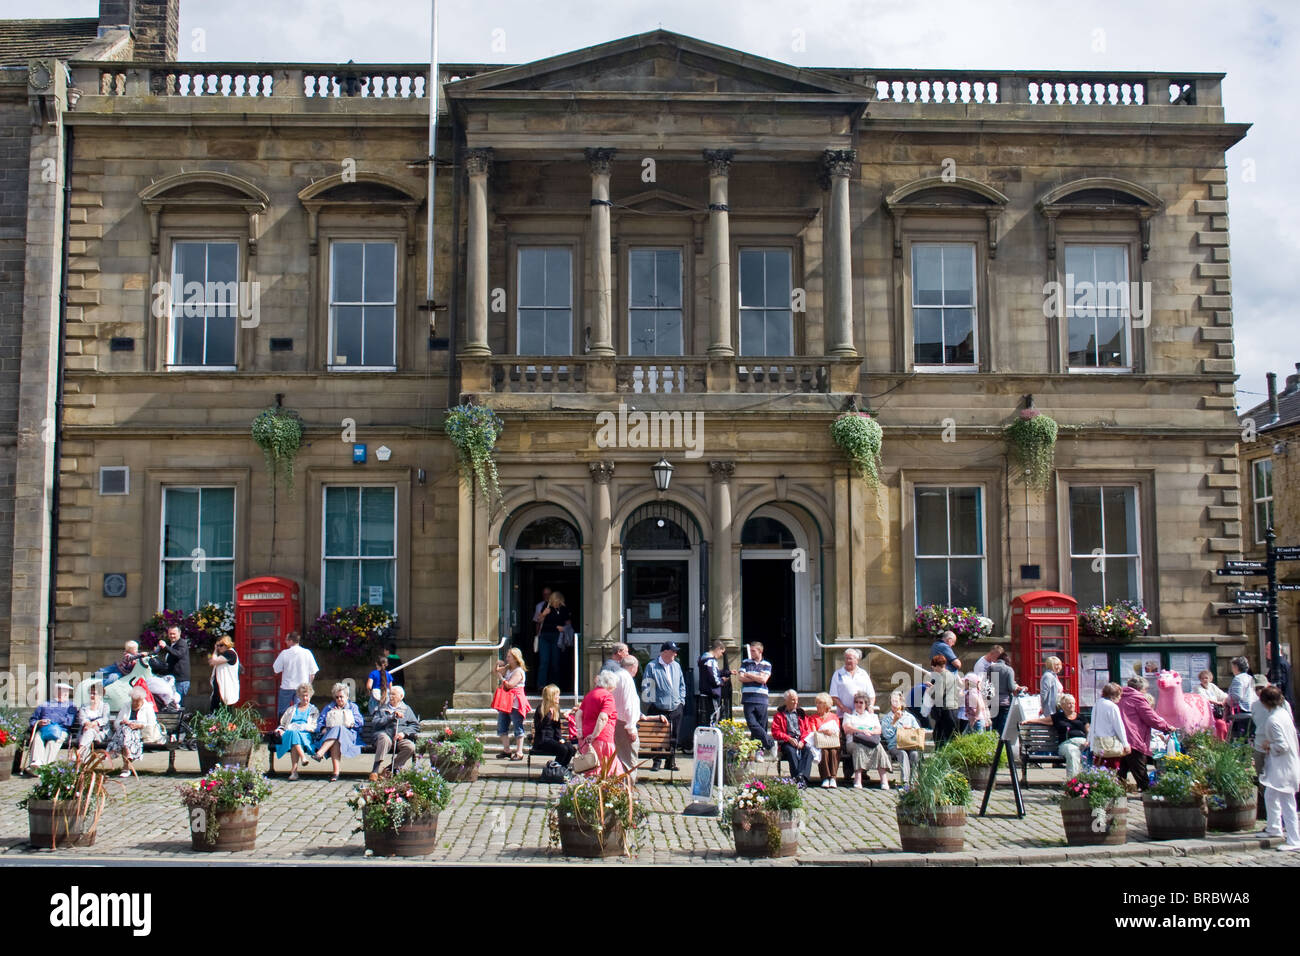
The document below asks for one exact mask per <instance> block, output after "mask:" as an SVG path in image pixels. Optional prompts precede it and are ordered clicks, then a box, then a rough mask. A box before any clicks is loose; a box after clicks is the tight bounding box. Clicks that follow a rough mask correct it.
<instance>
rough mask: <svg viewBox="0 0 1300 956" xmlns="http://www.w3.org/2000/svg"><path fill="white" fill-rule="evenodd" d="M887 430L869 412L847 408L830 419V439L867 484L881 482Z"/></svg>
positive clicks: (874, 484) (872, 485)
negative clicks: (883, 448)
mask: <svg viewBox="0 0 1300 956" xmlns="http://www.w3.org/2000/svg"><path fill="white" fill-rule="evenodd" d="M884 437H885V433H884V430H883V429H881V427H880V423H879V422H878V421H876V420H875V419H874V418H872V417H871V416H870V415H868V414H867V413H866V412H859V411H847V412H845V413H844V414H843V415H841V416H840V417H839V418H837V419H835V421H833V422H831V438H832V439H833V440H834V442H835V444H836V445H838V446H839V449H840V451H842V452H844V454H845V455H847V456H848V458H849V460H850V461H852V462H853V464H854V466H855V467H856V468H857V469H858V472H859V473H860V474H861V475H862V477H863V478H865V479H866V480H867V484H868V485H870V486H871V487H872V488H875V487H876V486H877V485H879V484H880V446H881V443H882V442H883V441H884Z"/></svg>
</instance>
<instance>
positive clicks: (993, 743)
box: [943, 730, 1006, 790]
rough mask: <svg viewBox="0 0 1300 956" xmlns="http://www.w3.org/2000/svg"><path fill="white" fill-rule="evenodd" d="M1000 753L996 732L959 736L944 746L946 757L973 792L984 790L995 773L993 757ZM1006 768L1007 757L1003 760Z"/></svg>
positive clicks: (952, 738) (987, 731) (989, 731)
mask: <svg viewBox="0 0 1300 956" xmlns="http://www.w3.org/2000/svg"><path fill="white" fill-rule="evenodd" d="M997 751H998V735H997V732H996V731H992V730H985V731H983V732H981V733H978V734H957V735H956V736H954V737H951V738H950V739H949V740H948V742H947V743H946V744H944V745H943V753H944V755H945V756H946V757H947V758H948V759H949V760H950V761H952V765H953V767H954V768H955V769H956V770H958V771H959V772H960V773H962V774H963V775H964V776H965V777H966V779H967V780H968V781H969V782H970V786H971V789H972V790H984V789H986V788H987V787H988V785H989V777H990V776H991V775H992V773H993V755H994V754H996V753H997ZM1001 765H1002V766H1006V756H1005V755H1004V756H1003V758H1002V763H1001Z"/></svg>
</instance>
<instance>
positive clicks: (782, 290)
mask: <svg viewBox="0 0 1300 956" xmlns="http://www.w3.org/2000/svg"><path fill="white" fill-rule="evenodd" d="M792 291H793V281H792V277H791V255H790V250H789V249H742V250H741V251H740V354H741V355H793V354H794V322H793V313H792V312H791V310H790V305H791V303H790V295H791V292H792Z"/></svg>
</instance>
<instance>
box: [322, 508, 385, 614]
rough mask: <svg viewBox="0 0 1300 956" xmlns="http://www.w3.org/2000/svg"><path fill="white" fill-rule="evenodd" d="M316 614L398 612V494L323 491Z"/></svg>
mask: <svg viewBox="0 0 1300 956" xmlns="http://www.w3.org/2000/svg"><path fill="white" fill-rule="evenodd" d="M324 512H325V513H324V516H323V517H324V523H325V526H324V529H323V534H322V536H321V540H322V543H323V551H324V554H323V555H322V556H321V610H322V612H323V611H325V610H328V609H329V608H335V607H352V606H353V605H360V604H381V605H383V606H384V608H385V609H387V610H388V611H390V612H396V610H397V489H396V488H394V487H392V486H378V487H373V486H369V485H367V486H363V487H356V486H347V487H344V486H328V487H326V488H325V508H324Z"/></svg>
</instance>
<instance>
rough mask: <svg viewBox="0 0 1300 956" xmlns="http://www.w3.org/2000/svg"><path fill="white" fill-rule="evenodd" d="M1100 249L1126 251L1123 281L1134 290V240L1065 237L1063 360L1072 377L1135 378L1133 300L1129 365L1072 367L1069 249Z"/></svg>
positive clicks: (1127, 321) (1128, 316)
mask: <svg viewBox="0 0 1300 956" xmlns="http://www.w3.org/2000/svg"><path fill="white" fill-rule="evenodd" d="M1098 246H1101V247H1109V248H1120V249H1123V250H1124V257H1123V261H1124V275H1125V278H1124V280H1123V281H1124V282H1126V283H1128V284H1129V288H1130V289H1131V288H1132V283H1133V281H1134V279H1133V275H1134V272H1133V266H1134V261H1133V243H1132V242H1131V241H1125V240H1123V239H1121V238H1118V237H1117V238H1115V239H1109V238H1106V237H1105V236H1103V235H1101V234H1097V233H1089V234H1088V235H1087V236H1085V237H1075V236H1073V235H1069V234H1067V235H1063V236H1062V237H1061V240H1060V250H1061V254H1060V264H1059V266H1058V271H1059V273H1060V279H1059V281H1060V284H1061V286H1060V287H1061V290H1062V297H1061V309H1062V313H1063V314H1062V316H1061V318H1060V321H1061V322H1062V323H1063V324H1062V326H1061V329H1060V333H1059V334H1060V338H1061V359H1062V362H1063V366H1062V367H1063V368H1064V369H1065V371H1066V373H1067V374H1069V375H1131V374H1133V373H1134V372H1135V371H1137V364H1136V363H1137V339H1136V335H1135V332H1137V331H1138V330H1136V329H1134V328H1133V309H1132V301H1131V300H1130V301H1129V304H1128V307H1127V308H1126V310H1125V313H1124V348H1125V351H1126V352H1127V353H1128V354H1127V358H1128V363H1127V364H1126V365H1105V366H1102V365H1096V366H1092V365H1071V364H1070V311H1071V309H1072V308H1073V306H1072V305H1071V304H1070V303H1069V302H1067V301H1066V299H1065V294H1066V292H1068V289H1069V287H1068V286H1067V285H1066V276H1067V275H1069V273H1068V272H1067V271H1066V268H1067V267H1066V264H1065V260H1066V257H1067V256H1068V255H1069V250H1070V249H1071V248H1081V247H1092V248H1096V247H1098ZM1146 308H1147V309H1148V311H1149V310H1150V309H1151V303H1149V302H1148V303H1146ZM1097 321H1098V320H1097V319H1096V318H1094V319H1093V322H1094V328H1095V323H1096V322H1097Z"/></svg>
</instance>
